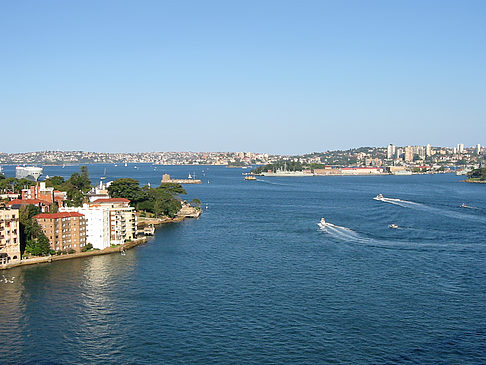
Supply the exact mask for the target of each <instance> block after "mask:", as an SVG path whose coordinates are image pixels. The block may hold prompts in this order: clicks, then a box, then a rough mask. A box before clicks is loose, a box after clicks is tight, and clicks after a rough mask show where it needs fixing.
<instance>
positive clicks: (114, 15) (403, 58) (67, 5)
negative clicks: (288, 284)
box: [0, 0, 486, 154]
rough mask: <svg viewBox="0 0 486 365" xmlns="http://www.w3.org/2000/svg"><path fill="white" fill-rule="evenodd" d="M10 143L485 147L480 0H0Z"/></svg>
mask: <svg viewBox="0 0 486 365" xmlns="http://www.w3.org/2000/svg"><path fill="white" fill-rule="evenodd" d="M0 49H1V52H0V123H1V129H0V134H1V138H0V152H22V151H36V150H46V149H47V150H52V149H61V150H84V151H107V152H116V151H131V152H134V151H142V152H143V151H184V150H191V151H255V152H257V151H258V152H270V153H292V154H293V153H303V152H312V151H325V150H328V149H338V148H348V147H357V146H369V145H376V146H385V145H387V144H388V143H394V144H397V145H406V144H426V143H431V144H432V145H448V146H452V145H455V144H457V143H465V144H466V145H473V144H476V143H481V144H486V140H485V136H486V1H483V0H478V1H468V0H457V1H447V0H439V1H426V0H420V1H412V0H404V1H400V0H393V1H390V0H383V1H373V0H368V1H362V0H360V1H347V0H343V1H341V0H335V1H325V0H317V1H310V0H294V1H287V0H275V1H273V0H257V1H252V0H241V1H238V0H222V1H212V0H204V1H184V0H173V1H163V0H154V1H148V0H137V1H135V0H133V1H121V0H116V1H108V0H96V1H89V0H88V1H65V0H62V1H61V0H44V1H38V0H31V1H2V2H0Z"/></svg>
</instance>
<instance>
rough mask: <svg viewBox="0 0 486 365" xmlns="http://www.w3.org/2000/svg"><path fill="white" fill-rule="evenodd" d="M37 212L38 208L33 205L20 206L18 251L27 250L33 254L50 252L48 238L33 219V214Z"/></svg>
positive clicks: (38, 211) (38, 254)
mask: <svg viewBox="0 0 486 365" xmlns="http://www.w3.org/2000/svg"><path fill="white" fill-rule="evenodd" d="M39 213H40V209H39V207H37V206H35V205H27V206H23V207H21V208H20V217H19V222H20V237H21V240H20V242H21V246H20V251H21V252H22V253H23V252H27V253H30V254H31V255H34V256H41V255H46V254H48V253H49V252H50V247H49V239H48V238H47V237H46V236H45V234H44V232H42V228H41V227H40V226H39V224H38V223H37V221H36V220H35V219H34V216H36V215H37V214H39ZM22 243H23V244H22Z"/></svg>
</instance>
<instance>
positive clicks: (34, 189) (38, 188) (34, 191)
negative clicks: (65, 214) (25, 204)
mask: <svg viewBox="0 0 486 365" xmlns="http://www.w3.org/2000/svg"><path fill="white" fill-rule="evenodd" d="M22 199H40V200H45V201H48V202H49V203H51V204H52V203H54V202H55V203H57V205H58V206H59V207H62V206H63V202H64V200H66V199H67V193H66V192H65V191H59V190H54V188H53V187H47V186H46V183H45V182H38V183H37V184H36V185H34V186H31V187H30V188H28V189H22Z"/></svg>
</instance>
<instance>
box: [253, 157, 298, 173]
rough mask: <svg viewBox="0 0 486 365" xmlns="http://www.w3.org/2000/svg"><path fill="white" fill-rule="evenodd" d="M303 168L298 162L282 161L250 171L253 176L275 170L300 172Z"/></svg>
mask: <svg viewBox="0 0 486 365" xmlns="http://www.w3.org/2000/svg"><path fill="white" fill-rule="evenodd" d="M303 168H304V166H303V165H302V164H301V163H300V162H298V161H288V160H282V161H278V162H274V163H272V164H268V165H265V166H260V167H257V168H256V169H254V170H252V171H251V172H252V173H254V174H261V173H262V172H267V171H273V172H276V171H277V170H284V171H302V170H303Z"/></svg>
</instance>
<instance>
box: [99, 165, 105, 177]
mask: <svg viewBox="0 0 486 365" xmlns="http://www.w3.org/2000/svg"><path fill="white" fill-rule="evenodd" d="M100 179H101V180H104V179H106V167H105V171H104V172H103V176H101V177H100Z"/></svg>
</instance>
